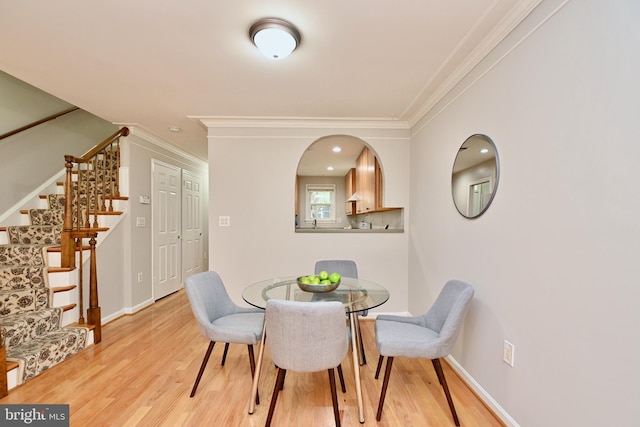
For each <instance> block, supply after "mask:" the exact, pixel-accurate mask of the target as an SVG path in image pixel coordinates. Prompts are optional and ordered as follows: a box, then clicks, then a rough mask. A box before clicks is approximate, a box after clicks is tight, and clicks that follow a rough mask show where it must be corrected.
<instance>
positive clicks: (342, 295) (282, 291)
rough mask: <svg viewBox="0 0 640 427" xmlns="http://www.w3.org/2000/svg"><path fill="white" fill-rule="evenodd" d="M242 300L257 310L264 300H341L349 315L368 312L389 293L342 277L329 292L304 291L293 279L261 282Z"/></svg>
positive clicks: (380, 303)
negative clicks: (337, 284)
mask: <svg viewBox="0 0 640 427" xmlns="http://www.w3.org/2000/svg"><path fill="white" fill-rule="evenodd" d="M242 298H243V299H244V300H245V301H246V302H247V303H249V304H251V305H253V306H254V307H258V308H262V309H264V308H266V306H267V300H269V299H283V300H291V301H308V302H316V301H340V302H341V303H342V304H343V305H344V307H345V310H346V311H347V312H348V313H351V312H354V311H363V310H369V309H372V308H374V307H378V306H379V305H382V304H384V303H385V302H386V301H387V300H388V299H389V291H387V289H385V288H384V286H382V285H379V284H377V283H374V282H371V281H368V280H364V279H353V278H350V277H343V278H342V280H341V281H340V286H338V288H337V289H336V290H334V291H331V292H307V291H303V290H302V289H300V288H299V287H298V283H297V281H296V278H295V277H283V278H282V277H281V278H275V279H267V280H262V281H260V282H257V283H254V284H253V285H250V286H248V287H247V288H245V290H244V291H243V292H242Z"/></svg>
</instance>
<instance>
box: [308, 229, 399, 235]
mask: <svg viewBox="0 0 640 427" xmlns="http://www.w3.org/2000/svg"><path fill="white" fill-rule="evenodd" d="M296 233H369V234H370V233H387V234H388V233H404V229H403V228H389V229H388V230H385V229H384V228H373V229H371V228H296Z"/></svg>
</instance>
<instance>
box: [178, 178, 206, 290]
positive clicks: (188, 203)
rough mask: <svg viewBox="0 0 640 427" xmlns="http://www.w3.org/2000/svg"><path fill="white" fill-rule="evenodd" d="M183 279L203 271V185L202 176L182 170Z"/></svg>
mask: <svg viewBox="0 0 640 427" xmlns="http://www.w3.org/2000/svg"><path fill="white" fill-rule="evenodd" d="M182 191H183V193H182V280H185V279H186V278H187V277H189V276H191V275H192V274H195V273H199V272H201V271H202V260H203V258H202V245H203V242H202V237H203V236H202V234H203V230H202V207H203V206H202V200H203V197H202V194H201V191H202V185H201V182H200V177H199V176H197V175H195V174H193V173H191V172H189V171H187V170H183V171H182Z"/></svg>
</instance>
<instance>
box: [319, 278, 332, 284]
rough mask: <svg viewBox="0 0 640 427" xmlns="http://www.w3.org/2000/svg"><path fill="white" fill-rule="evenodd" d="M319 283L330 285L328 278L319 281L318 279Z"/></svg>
mask: <svg viewBox="0 0 640 427" xmlns="http://www.w3.org/2000/svg"><path fill="white" fill-rule="evenodd" d="M320 284H321V285H330V284H331V280H329V279H324V280H321V281H320Z"/></svg>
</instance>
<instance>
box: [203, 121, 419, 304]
mask: <svg viewBox="0 0 640 427" xmlns="http://www.w3.org/2000/svg"><path fill="white" fill-rule="evenodd" d="M231 122H232V123H228V122H226V121H225V120H221V121H217V120H213V119H212V120H203V123H204V124H205V125H206V126H208V127H209V176H210V183H209V188H210V209H209V215H210V216H209V221H210V225H211V228H210V239H209V248H210V269H212V270H216V271H218V273H219V274H220V276H221V277H222V280H223V281H224V282H225V286H226V287H227V288H228V292H229V295H230V296H231V297H232V298H233V299H234V300H235V301H236V303H238V304H244V302H243V301H242V297H241V294H242V290H243V289H244V287H246V286H248V285H250V284H252V283H254V282H257V281H259V280H262V279H266V278H270V277H279V276H296V275H302V274H310V273H312V272H313V269H314V265H315V261H316V260H318V259H335V258H347V259H354V260H355V261H356V262H357V264H358V273H359V275H360V276H361V277H363V278H367V279H370V280H373V281H377V282H379V283H381V284H383V285H384V286H386V287H388V288H389V289H390V290H391V299H390V300H389V302H387V303H386V304H384V305H383V306H381V307H380V308H379V310H378V311H384V312H399V311H406V308H407V247H408V235H407V233H406V232H405V233H395V234H383V233H380V234H346V233H337V234H334V233H332V234H319V233H295V230H294V227H293V224H294V217H293V210H294V200H295V178H296V169H297V166H298V162H299V160H300V157H301V156H302V154H303V153H304V151H305V150H306V149H307V147H308V146H309V145H311V144H312V143H313V142H314V141H315V140H317V139H318V138H320V137H322V136H326V135H332V134H349V135H352V136H355V137H359V138H361V139H362V140H364V141H365V142H366V143H368V144H369V145H371V146H372V147H373V148H374V149H375V151H376V153H377V154H378V156H379V159H380V160H381V162H382V164H383V167H384V170H385V191H386V196H385V201H386V202H387V203H388V205H389V206H406V205H407V202H408V196H409V187H408V178H409V174H408V171H407V168H406V165H407V164H408V161H409V157H408V148H409V144H408V131H407V129H403V128H395V129H394V128H387V129H385V128H379V129H373V128H369V127H366V126H358V125H353V124H348V123H344V122H342V123H340V124H327V123H308V122H304V121H296V122H295V123H281V122H278V121H276V120H274V121H272V122H269V123H267V124H264V126H262V125H259V124H254V123H250V122H245V121H243V122H240V123H234V122H233V121H231ZM219 216H229V217H230V218H231V225H230V226H229V227H219V226H218V223H219V221H218V217H219ZM405 221H406V219H405Z"/></svg>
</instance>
